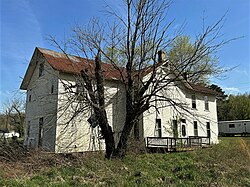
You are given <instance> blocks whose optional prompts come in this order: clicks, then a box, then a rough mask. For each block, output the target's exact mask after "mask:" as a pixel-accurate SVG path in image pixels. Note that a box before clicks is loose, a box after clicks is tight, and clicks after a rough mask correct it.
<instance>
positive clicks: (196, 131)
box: [194, 121, 198, 136]
mask: <svg viewBox="0 0 250 187" xmlns="http://www.w3.org/2000/svg"><path fill="white" fill-rule="evenodd" d="M194 136H198V123H197V121H194Z"/></svg>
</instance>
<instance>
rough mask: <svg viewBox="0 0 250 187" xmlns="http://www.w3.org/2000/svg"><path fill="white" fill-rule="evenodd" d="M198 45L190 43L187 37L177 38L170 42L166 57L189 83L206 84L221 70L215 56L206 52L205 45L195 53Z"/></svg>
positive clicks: (197, 43)
mask: <svg viewBox="0 0 250 187" xmlns="http://www.w3.org/2000/svg"><path fill="white" fill-rule="evenodd" d="M198 45H200V43H199V42H197V41H196V42H194V43H192V42H191V38H190V37H189V36H178V37H176V38H175V39H174V41H173V42H172V45H171V47H170V50H169V52H168V54H167V56H168V58H169V60H170V62H171V63H172V64H174V65H175V66H176V68H177V69H178V71H181V72H182V71H185V72H186V74H187V76H188V80H189V81H191V82H193V83H203V84H206V83H208V81H209V80H208V79H209V77H210V76H214V75H217V74H218V73H221V72H222V68H221V67H219V66H218V59H217V58H216V57H215V55H212V54H211V53H210V52H209V50H207V46H206V43H204V44H202V45H201V46H200V48H201V49H202V50H201V51H197V48H199V46H198ZM203 49H206V50H203Z"/></svg>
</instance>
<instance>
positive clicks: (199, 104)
mask: <svg viewBox="0 0 250 187" xmlns="http://www.w3.org/2000/svg"><path fill="white" fill-rule="evenodd" d="M161 94H162V95H164V96H167V97H168V98H171V100H172V101H173V102H172V104H170V103H169V102H155V103H154V104H155V106H156V107H157V108H158V111H156V109H155V108H150V109H149V110H148V111H147V112H144V114H143V129H144V137H145V138H146V137H159V136H161V137H174V136H178V137H188V136H197V135H198V136H208V135H209V134H210V140H211V143H218V122H217V109H216V97H215V96H214V95H210V94H206V93H201V92H192V91H190V90H188V89H187V88H185V87H184V86H183V85H182V84H178V85H177V86H176V85H174V84H170V85H169V86H168V87H167V88H166V89H165V90H162V92H161ZM192 94H195V96H196V109H193V108H192ZM205 96H206V97H207V98H208V105H209V110H205V101H204V98H205ZM153 99H155V98H153ZM178 104H180V105H181V106H184V108H181V107H178ZM159 123H160V126H159V125H158V124H159ZM174 123H176V124H177V126H176V127H177V129H176V128H175V125H174ZM194 123H196V124H197V130H195V129H194V128H195V127H194V126H195V125H194ZM183 125H184V126H185V132H182V131H183V129H182V126H183ZM159 127H160V128H159ZM175 129H176V130H175ZM208 131H209V132H208ZM174 132H175V133H174Z"/></svg>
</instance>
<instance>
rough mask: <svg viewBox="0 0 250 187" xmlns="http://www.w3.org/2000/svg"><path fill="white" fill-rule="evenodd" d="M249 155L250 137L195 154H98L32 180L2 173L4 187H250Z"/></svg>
mask: <svg viewBox="0 0 250 187" xmlns="http://www.w3.org/2000/svg"><path fill="white" fill-rule="evenodd" d="M244 145H246V146H244ZM249 151H250V138H249V137H247V138H241V137H235V138H223V139H222V140H221V143H220V144H218V145H214V146H213V147H212V148H207V149H200V150H196V151H193V152H182V153H171V154H167V153H165V154H141V155H135V154H129V155H128V156H127V157H126V158H124V159H123V160H120V159H118V160H116V159H114V160H106V159H104V158H103V155H102V154H93V155H92V156H91V157H88V158H86V159H85V160H82V161H81V164H78V165H71V164H69V165H68V166H64V167H62V166H53V167H51V168H49V169H47V170H44V171H41V172H36V173H34V174H33V175H32V176H27V174H26V173H25V175H24V177H20V176H16V175H15V176H13V178H12V179H7V178H3V177H2V176H3V172H0V177H2V179H1V178H0V186H31V187H32V186H249V185H250V180H249V176H250V162H249V155H248V152H249ZM0 171H1V170H0Z"/></svg>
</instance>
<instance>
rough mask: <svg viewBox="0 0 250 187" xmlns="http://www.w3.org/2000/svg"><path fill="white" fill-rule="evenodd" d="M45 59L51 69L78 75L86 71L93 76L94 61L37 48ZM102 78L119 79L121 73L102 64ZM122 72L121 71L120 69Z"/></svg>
mask: <svg viewBox="0 0 250 187" xmlns="http://www.w3.org/2000/svg"><path fill="white" fill-rule="evenodd" d="M37 49H38V50H39V51H40V52H41V53H42V55H43V56H44V57H45V59H46V60H47V62H48V63H49V64H50V65H51V66H52V68H53V69H55V70H58V71H60V72H64V73H70V74H80V72H81V70H85V69H87V70H88V71H89V72H91V73H93V74H94V69H95V61H94V60H90V59H87V58H81V57H77V56H72V55H66V54H63V53H58V52H55V51H52V50H48V49H43V48H37ZM102 70H103V74H104V77H105V78H106V79H108V80H119V79H121V73H120V71H118V70H117V68H115V67H114V66H113V65H111V64H107V63H102ZM120 70H123V69H120Z"/></svg>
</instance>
